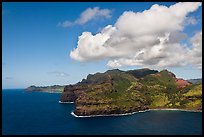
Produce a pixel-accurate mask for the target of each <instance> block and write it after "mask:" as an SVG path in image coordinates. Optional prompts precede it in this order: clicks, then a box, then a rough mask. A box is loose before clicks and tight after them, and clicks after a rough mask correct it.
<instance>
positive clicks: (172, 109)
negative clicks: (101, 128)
mask: <svg viewBox="0 0 204 137" xmlns="http://www.w3.org/2000/svg"><path fill="white" fill-rule="evenodd" d="M158 110H170V111H185V112H202V111H196V110H186V109H174V108H164V109H147V110H142V111H136V112H131V113H124V114H109V115H91V116H78V115H76V114H75V113H74V112H73V111H72V112H71V115H73V116H74V117H77V118H81V117H84V118H86V117H103V116H127V115H133V114H136V113H143V112H148V111H158Z"/></svg>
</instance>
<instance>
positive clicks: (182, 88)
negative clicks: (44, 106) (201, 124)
mask: <svg viewBox="0 0 204 137" xmlns="http://www.w3.org/2000/svg"><path fill="white" fill-rule="evenodd" d="M60 102H74V103H75V110H74V112H73V115H75V116H93V115H94V116H95V115H96V116H97V115H114V114H127V113H133V112H138V111H145V110H150V109H183V110H190V111H202V83H198V84H193V83H191V82H189V81H187V80H184V79H180V78H176V76H175V75H174V74H173V73H172V72H170V71H168V70H162V71H160V72H159V71H157V70H150V69H148V68H145V69H138V70H129V71H122V70H119V69H114V70H108V71H106V72H104V73H96V74H89V75H88V76H87V78H86V79H83V80H82V81H81V82H78V83H76V84H74V85H67V86H65V87H64V91H63V92H62V94H61V98H60Z"/></svg>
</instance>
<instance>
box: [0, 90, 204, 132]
mask: <svg viewBox="0 0 204 137" xmlns="http://www.w3.org/2000/svg"><path fill="white" fill-rule="evenodd" d="M2 93H3V94H2V130H3V132H2V133H3V135H6V134H29V135H31V134H37V135H39V134H45V135H51V134H55V135H56V134H59V135H62V134H65V135H66V134H68V135H70V134H98V135H106V134H114V135H115V134H117V135H120V134H136V135H138V134H140V135H146V134H159V135H161V134H163V135H167V134H185V135H187V134H195V135H197V134H202V113H198V112H197V113H196V112H182V111H166V110H165V111H150V112H144V113H136V114H134V115H129V116H115V117H114V116H110V117H109V116H108V117H90V118H76V117H73V116H72V115H71V114H70V113H71V111H72V110H73V109H74V104H59V103H58V101H59V98H60V94H57V93H43V92H31V93H28V92H25V91H24V90H22V89H18V90H3V91H2Z"/></svg>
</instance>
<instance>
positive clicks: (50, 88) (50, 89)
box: [25, 85, 65, 93]
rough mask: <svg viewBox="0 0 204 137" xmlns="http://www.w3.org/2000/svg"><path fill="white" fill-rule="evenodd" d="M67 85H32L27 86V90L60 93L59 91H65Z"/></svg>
mask: <svg viewBox="0 0 204 137" xmlns="http://www.w3.org/2000/svg"><path fill="white" fill-rule="evenodd" d="M64 87H65V86H60V85H53V86H40V87H38V86H34V85H32V86H30V87H28V88H26V89H25V90H26V91H30V92H31V91H41V92H51V93H58V92H60V93H61V92H63V90H64Z"/></svg>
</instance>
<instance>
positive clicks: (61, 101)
mask: <svg viewBox="0 0 204 137" xmlns="http://www.w3.org/2000/svg"><path fill="white" fill-rule="evenodd" d="M59 103H60V104H66V103H74V102H62V101H59Z"/></svg>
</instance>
